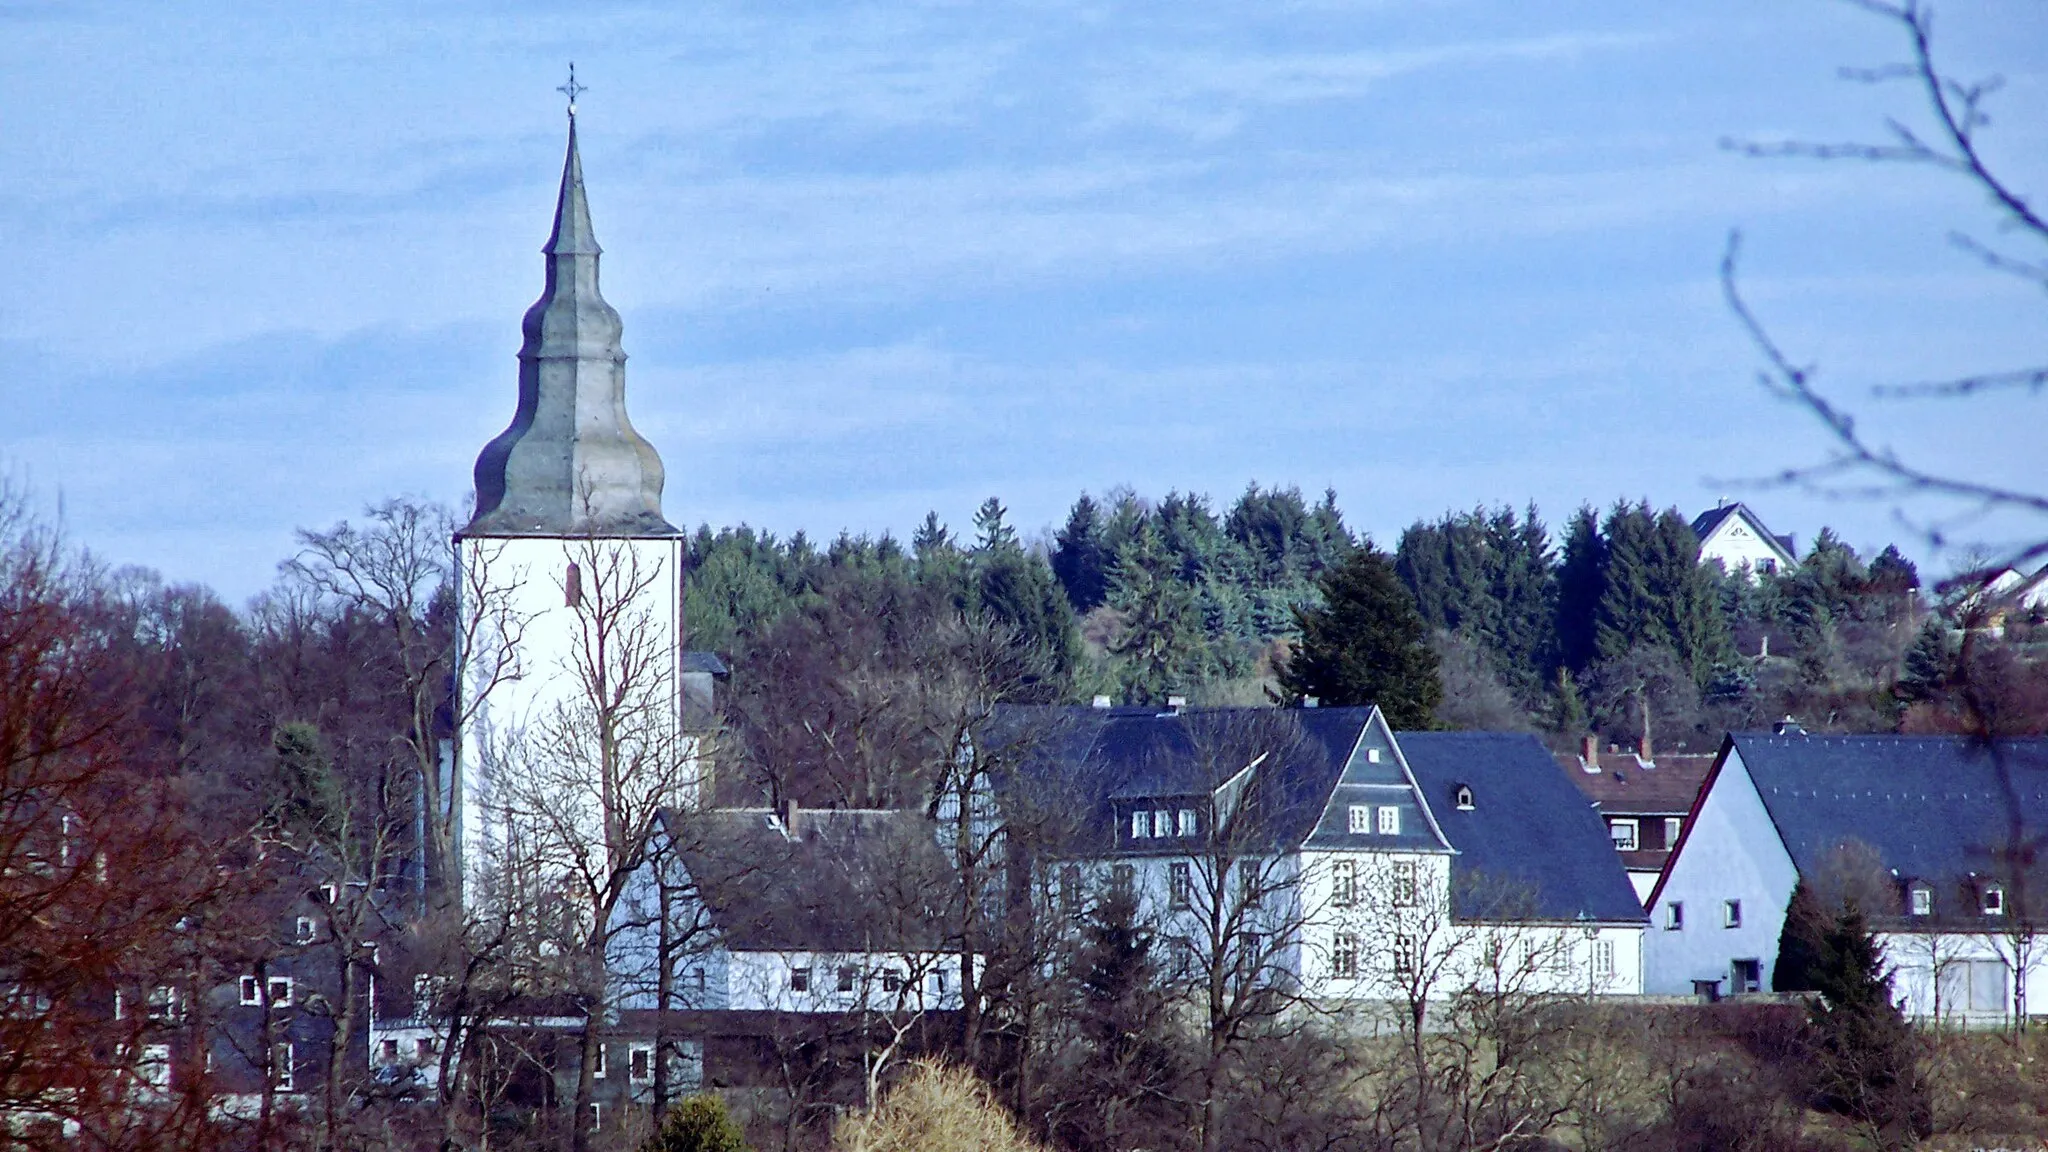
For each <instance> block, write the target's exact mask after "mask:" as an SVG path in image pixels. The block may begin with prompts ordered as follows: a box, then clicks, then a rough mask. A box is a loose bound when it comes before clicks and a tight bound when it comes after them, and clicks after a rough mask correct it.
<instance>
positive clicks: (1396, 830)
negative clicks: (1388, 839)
mask: <svg viewBox="0 0 2048 1152" xmlns="http://www.w3.org/2000/svg"><path fill="white" fill-rule="evenodd" d="M1400 834H1401V810H1400V809H1399V808H1392V807H1388V808H1382V809H1380V835H1382V836H1399V835H1400Z"/></svg>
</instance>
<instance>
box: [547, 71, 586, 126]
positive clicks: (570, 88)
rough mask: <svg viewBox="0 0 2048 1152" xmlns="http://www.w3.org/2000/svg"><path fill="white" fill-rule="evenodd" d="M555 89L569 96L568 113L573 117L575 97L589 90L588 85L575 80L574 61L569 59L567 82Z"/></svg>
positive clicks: (574, 113)
mask: <svg viewBox="0 0 2048 1152" xmlns="http://www.w3.org/2000/svg"><path fill="white" fill-rule="evenodd" d="M555 91H557V92H560V93H561V94H562V95H564V96H567V97H568V98H569V115H570V116H571V117H574V116H575V115H576V97H578V96H580V95H582V94H583V93H585V92H588V91H590V86H589V85H587V84H578V83H577V82H576V62H575V61H574V60H571V61H569V82H568V83H567V84H564V85H562V86H561V87H559V88H556V89H555Z"/></svg>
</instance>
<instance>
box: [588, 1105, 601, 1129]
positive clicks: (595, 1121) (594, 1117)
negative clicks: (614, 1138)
mask: <svg viewBox="0 0 2048 1152" xmlns="http://www.w3.org/2000/svg"><path fill="white" fill-rule="evenodd" d="M602 1127H604V1105H602V1104H599V1103H597V1102H596V1101H594V1100H593V1101H591V1104H590V1130H591V1131H593V1132H595V1131H597V1130H598V1129H599V1128H602Z"/></svg>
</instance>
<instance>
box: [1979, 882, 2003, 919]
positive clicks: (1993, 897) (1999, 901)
mask: <svg viewBox="0 0 2048 1152" xmlns="http://www.w3.org/2000/svg"><path fill="white" fill-rule="evenodd" d="M1983 907H1984V914H1985V915H1986V916H2003V915H2005V886H2004V885H2002V884H1986V885H1985V886H1984V904H1983Z"/></svg>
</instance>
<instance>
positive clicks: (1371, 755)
mask: <svg viewBox="0 0 2048 1152" xmlns="http://www.w3.org/2000/svg"><path fill="white" fill-rule="evenodd" d="M1365 762H1366V763H1367V764H1377V763H1379V762H1380V750H1379V749H1377V748H1367V749H1366V750H1365Z"/></svg>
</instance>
